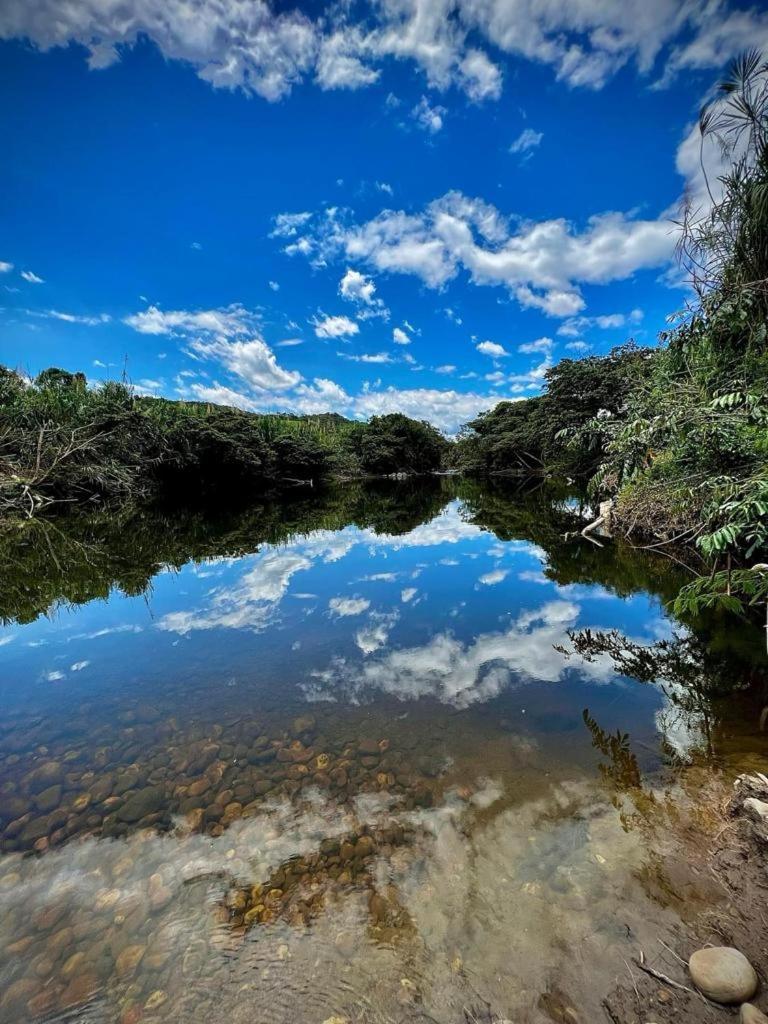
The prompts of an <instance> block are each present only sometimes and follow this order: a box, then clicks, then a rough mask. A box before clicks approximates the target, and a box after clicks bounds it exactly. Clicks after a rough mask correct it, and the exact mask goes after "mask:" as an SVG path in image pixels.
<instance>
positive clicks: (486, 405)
mask: <svg viewBox="0 0 768 1024" xmlns="http://www.w3.org/2000/svg"><path fill="white" fill-rule="evenodd" d="M500 401H502V397H501V396H500V395H479V394H474V393H472V392H461V391H453V390H446V391H442V390H439V389H432V388H411V389H399V388H394V387H389V388H385V389H384V390H381V391H369V392H364V393H362V394H359V395H357V396H356V398H355V399H354V411H355V413H356V415H358V416H363V417H365V418H368V417H370V416H381V415H384V414H385V413H390V412H402V413H404V414H405V415H406V416H411V417H413V419H417V420H428V421H429V422H430V423H433V424H434V425H435V426H436V427H437V428H438V429H439V430H442V431H444V432H445V433H447V434H454V433H456V431H457V430H458V429H459V427H460V426H461V425H462V424H463V423H466V422H467V420H470V419H474V417H475V416H477V415H478V413H480V412H483V411H484V410H486V409H491V408H493V406H494V405H497V404H498V402H500Z"/></svg>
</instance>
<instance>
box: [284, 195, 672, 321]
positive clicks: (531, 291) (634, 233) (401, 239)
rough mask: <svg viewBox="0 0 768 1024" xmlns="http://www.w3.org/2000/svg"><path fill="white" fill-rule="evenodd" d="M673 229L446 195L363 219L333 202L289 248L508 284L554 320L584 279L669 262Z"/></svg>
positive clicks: (572, 305)
mask: <svg viewBox="0 0 768 1024" xmlns="http://www.w3.org/2000/svg"><path fill="white" fill-rule="evenodd" d="M674 245H675V233H674V226H673V224H672V223H671V221H670V220H668V219H667V218H666V217H665V216H660V217H659V218H657V219H655V220H649V219H639V218H636V217H634V216H631V215H629V214H624V213H620V212H609V213H601V214H596V215H595V216H593V217H590V218H589V219H588V220H587V222H586V224H585V225H583V226H582V227H578V226H576V225H574V224H572V223H570V222H569V221H567V220H566V219H565V218H555V219H552V220H547V221H523V222H514V223H513V222H512V221H510V219H509V218H508V217H505V216H504V215H503V214H502V213H501V212H500V211H499V210H497V209H496V207H494V206H493V205H491V204H490V203H486V202H484V201H483V200H482V199H478V198H472V197H469V196H465V195H464V194H463V193H461V192H448V193H446V194H445V195H444V196H441V197H440V198H439V199H436V200H434V201H433V202H431V203H429V204H428V205H427V206H426V207H425V208H424V209H423V210H422V211H421V212H418V213H407V212H405V211H403V210H383V211H382V212H381V213H380V214H378V215H377V216H375V217H373V218H372V219H371V220H369V221H366V222H364V223H361V224H356V223H354V222H352V221H351V220H350V219H349V217H348V216H347V215H345V214H343V213H341V212H340V211H338V210H337V209H335V208H334V209H330V210H326V211H324V212H323V213H321V214H319V215H317V216H315V217H313V218H312V220H311V221H310V222H306V223H305V224H304V225H303V233H302V234H301V236H300V237H299V239H298V240H297V241H296V242H294V243H293V244H292V245H291V246H289V248H288V249H286V251H287V252H290V253H291V254H296V253H302V254H303V255H305V256H307V257H308V258H309V259H310V260H311V261H313V262H316V263H318V264H322V263H325V262H328V261H331V260H334V259H344V260H346V261H354V262H356V263H358V264H363V265H365V266H367V267H370V268H372V269H374V270H376V271H378V272H389V273H400V274H410V275H413V276H415V277H418V278H419V279H420V280H421V281H422V282H423V283H424V284H425V285H427V286H428V287H430V288H435V289H439V288H442V287H443V286H444V285H445V284H446V283H447V282H448V281H450V280H452V279H453V278H455V277H456V276H457V275H458V274H459V273H460V272H461V271H464V272H465V273H467V274H468V276H469V278H470V280H471V281H472V282H473V283H475V284H477V285H502V286H504V287H506V288H507V289H508V290H509V292H510V293H511V294H512V295H513V296H514V297H515V298H516V299H517V301H518V302H519V303H520V304H521V305H522V306H524V307H532V308H537V309H541V310H542V311H543V312H544V313H546V314H548V315H550V316H555V317H562V318H565V317H572V316H575V315H577V314H579V313H580V312H581V310H582V309H583V308H584V299H583V297H582V295H581V291H580V286H581V285H582V284H607V283H609V282H611V281H616V280H623V279H626V278H628V277H631V276H632V274H634V273H635V272H636V271H638V270H643V269H651V268H657V267H663V266H665V265H666V264H668V263H669V261H670V260H671V259H672V257H673V254H674Z"/></svg>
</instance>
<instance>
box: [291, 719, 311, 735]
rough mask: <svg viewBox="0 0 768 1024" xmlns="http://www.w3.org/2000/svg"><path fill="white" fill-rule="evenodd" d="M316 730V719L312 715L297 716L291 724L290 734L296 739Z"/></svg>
mask: <svg viewBox="0 0 768 1024" xmlns="http://www.w3.org/2000/svg"><path fill="white" fill-rule="evenodd" d="M316 728H317V719H316V718H315V716H314V715H299V717H298V718H294V720H293V722H292V723H291V732H292V734H293V735H294V736H296V737H297V738H298V737H300V736H304V735H308V734H310V733H313V732H314V731H315V729H316Z"/></svg>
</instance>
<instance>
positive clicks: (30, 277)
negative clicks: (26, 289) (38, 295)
mask: <svg viewBox="0 0 768 1024" xmlns="http://www.w3.org/2000/svg"><path fill="white" fill-rule="evenodd" d="M21 276H22V277H23V278H24V280H25V281H28V282H29V284H45V282H44V280H43V278H42V277H38V276H37V274H35V273H33V272H32V271H31V270H22V272H21Z"/></svg>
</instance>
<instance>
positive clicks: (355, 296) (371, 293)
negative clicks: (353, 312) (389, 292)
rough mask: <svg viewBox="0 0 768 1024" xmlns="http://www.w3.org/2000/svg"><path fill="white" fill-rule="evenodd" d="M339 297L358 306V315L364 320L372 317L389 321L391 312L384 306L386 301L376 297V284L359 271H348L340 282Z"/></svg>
mask: <svg viewBox="0 0 768 1024" xmlns="http://www.w3.org/2000/svg"><path fill="white" fill-rule="evenodd" d="M339 295H341V297H342V298H343V299H346V300H347V301H348V302H354V303H355V304H356V305H357V306H358V314H357V315H358V316H359V317H360V318H361V319H363V320H368V319H371V318H372V317H381V318H382V319H384V320H388V319H389V310H388V309H387V307H386V306H385V305H384V301H383V300H382V299H380V298H379V297H378V296H377V295H376V284H375V282H374V281H372V280H371V278H370V277H367V276H366V275H365V274H361V273H360V271H358V270H352V269H349V268H348V269H347V272H346V274H345V275H344V277H342V279H341V281H339Z"/></svg>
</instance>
